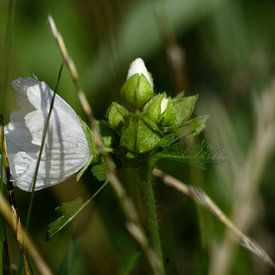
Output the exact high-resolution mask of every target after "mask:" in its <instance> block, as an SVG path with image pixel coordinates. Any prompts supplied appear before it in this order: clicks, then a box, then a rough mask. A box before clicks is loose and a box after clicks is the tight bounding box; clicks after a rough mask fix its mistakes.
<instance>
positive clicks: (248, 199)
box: [210, 80, 275, 275]
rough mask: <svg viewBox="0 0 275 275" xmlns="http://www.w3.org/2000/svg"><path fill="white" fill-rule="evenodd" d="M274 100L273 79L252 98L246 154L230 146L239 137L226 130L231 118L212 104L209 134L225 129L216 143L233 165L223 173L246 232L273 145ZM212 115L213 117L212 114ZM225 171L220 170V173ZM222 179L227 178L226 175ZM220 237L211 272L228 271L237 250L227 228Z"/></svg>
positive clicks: (235, 213) (236, 219)
mask: <svg viewBox="0 0 275 275" xmlns="http://www.w3.org/2000/svg"><path fill="white" fill-rule="evenodd" d="M274 100H275V80H273V82H272V83H271V85H270V87H269V88H268V89H267V90H266V91H265V92H263V93H262V94H261V97H257V99H256V101H255V102H256V103H257V104H256V111H257V112H256V120H255V122H256V123H255V125H256V129H255V133H254V135H253V136H252V139H251V142H250V145H249V147H248V150H247V153H246V155H245V154H244V153H243V152H242V150H241V147H240V146H237V147H238V149H237V150H236V148H237V147H236V146H235V150H234V148H232V147H233V145H234V143H235V144H237V143H238V141H237V138H234V134H235V132H234V130H233V128H232V129H231V130H230V131H229V129H230V120H229V118H228V117H227V116H226V113H225V111H224V110H223V108H219V105H218V104H215V105H214V107H212V108H213V112H214V113H215V114H217V113H218V114H219V115H218V117H219V119H216V125H215V127H214V130H215V132H213V133H212V134H211V136H219V134H220V133H219V132H218V131H220V129H222V131H224V132H226V129H227V132H226V134H223V135H220V136H221V137H220V140H219V144H220V145H221V144H222V145H225V147H226V152H227V153H228V154H229V155H230V156H229V158H230V160H231V161H230V163H231V164H232V168H233V169H232V170H231V171H230V172H229V173H228V175H227V176H226V177H227V178H232V182H233V185H232V189H233V190H234V195H233V196H232V198H233V200H232V213H231V214H230V218H231V220H232V221H233V222H234V224H236V225H237V226H238V228H240V229H241V230H242V231H243V232H248V230H249V229H250V228H252V226H253V224H255V222H256V220H255V213H257V207H255V203H256V202H257V201H258V200H259V198H258V188H259V185H260V183H261V177H262V175H263V173H264V171H265V167H266V165H267V163H268V161H269V159H270V157H271V155H272V153H273V152H274V148H275V120H274V117H275V106H274V104H273V103H274ZM212 105H213V104H212ZM212 117H213V118H214V115H213V116H212ZM221 117H222V118H221ZM227 125H228V127H227ZM210 129H211V127H210ZM232 143H233V145H232ZM239 156H241V157H239ZM238 157H239V158H238ZM230 163H229V164H230ZM224 174H225V173H224V172H223V174H222V176H223V177H224ZM224 179H225V180H226V178H225V177H224ZM223 239H224V241H223V242H222V243H220V244H218V245H217V246H216V247H215V248H214V250H213V254H212V256H211V263H210V274H213V275H219V274H224V275H226V274H230V270H231V266H232V263H233V260H234V257H235V254H236V249H237V246H236V244H235V243H234V242H232V239H231V237H230V231H229V230H226V232H225V234H224V238H223Z"/></svg>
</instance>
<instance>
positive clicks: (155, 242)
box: [140, 170, 165, 274]
mask: <svg viewBox="0 0 275 275" xmlns="http://www.w3.org/2000/svg"><path fill="white" fill-rule="evenodd" d="M144 171H145V170H143V171H142V172H143V173H144ZM142 172H140V175H142V174H141V173H142ZM146 174H147V173H146ZM141 178H142V182H141V184H140V191H141V195H142V201H143V209H144V212H145V217H146V225H147V230H148V237H149V242H150V244H151V246H152V248H153V250H154V251H155V252H156V253H157V254H158V256H159V258H160V261H161V263H160V274H165V269H164V264H163V256H162V248H161V242H160V233H159V224H158V215H157V209H156V201H155V195H154V188H153V184H152V180H151V177H145V178H143V177H141Z"/></svg>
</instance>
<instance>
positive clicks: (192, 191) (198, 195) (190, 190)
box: [153, 169, 275, 270]
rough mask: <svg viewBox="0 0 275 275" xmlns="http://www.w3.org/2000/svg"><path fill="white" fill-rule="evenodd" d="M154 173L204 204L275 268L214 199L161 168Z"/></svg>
mask: <svg viewBox="0 0 275 275" xmlns="http://www.w3.org/2000/svg"><path fill="white" fill-rule="evenodd" d="M153 174H154V176H155V177H158V178H160V179H161V180H162V181H163V183H164V184H166V185H167V186H169V187H172V188H174V189H176V190H177V191H179V192H180V193H182V194H184V195H186V196H188V197H190V198H191V199H192V200H194V201H195V202H196V203H198V204H199V205H201V206H203V207H204V208H205V209H207V210H208V211H209V212H211V213H212V214H213V215H214V216H215V217H217V218H218V219H219V220H220V221H221V222H222V223H223V224H224V225H225V226H226V227H227V228H228V229H229V230H230V232H231V233H233V235H234V236H235V238H236V239H237V241H238V242H239V244H240V245H242V246H243V247H244V248H246V249H248V250H249V251H251V252H252V253H254V254H255V255H256V256H258V257H259V258H261V259H262V260H263V261H264V262H266V263H268V264H269V265H270V266H271V267H272V268H273V269H274V270H275V264H274V262H273V261H272V259H271V258H270V257H269V255H268V254H267V253H266V252H265V251H264V250H263V249H262V248H261V247H260V246H259V245H258V244H257V243H256V242H254V241H252V240H251V239H250V238H248V237H247V236H246V235H245V234H244V233H243V232H242V231H241V230H240V229H239V228H238V227H237V226H236V225H235V224H234V223H233V222H232V221H231V220H230V219H229V218H228V217H227V216H226V215H225V214H224V213H223V212H222V210H221V209H220V208H219V207H218V206H217V205H216V204H215V203H214V202H213V201H212V199H211V198H210V197H209V196H208V195H207V194H206V193H204V192H203V191H202V190H200V189H199V188H196V187H194V186H188V185H186V184H184V183H183V182H181V181H179V180H177V179H176V178H174V177H172V176H170V175H168V174H166V173H164V172H163V171H161V170H159V169H154V171H153Z"/></svg>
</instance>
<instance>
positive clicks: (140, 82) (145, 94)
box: [121, 58, 154, 108]
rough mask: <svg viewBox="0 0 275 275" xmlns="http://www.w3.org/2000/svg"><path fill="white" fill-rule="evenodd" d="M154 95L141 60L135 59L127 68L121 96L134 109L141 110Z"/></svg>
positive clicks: (148, 75) (150, 79)
mask: <svg viewBox="0 0 275 275" xmlns="http://www.w3.org/2000/svg"><path fill="white" fill-rule="evenodd" d="M153 93H154V89H153V81H152V78H151V76H150V73H149V72H148V71H147V69H146V67H145V64H144V62H143V60H142V59H141V58H137V59H135V60H134V61H133V62H132V63H131V65H130V68H129V71H128V76H127V81H126V82H125V84H124V85H123V87H122V90H121V95H122V97H123V98H124V99H125V101H126V102H127V103H128V104H129V105H130V106H132V107H134V108H141V107H142V106H143V105H144V104H145V103H146V102H147V101H148V100H149V99H150V98H151V97H152V96H153Z"/></svg>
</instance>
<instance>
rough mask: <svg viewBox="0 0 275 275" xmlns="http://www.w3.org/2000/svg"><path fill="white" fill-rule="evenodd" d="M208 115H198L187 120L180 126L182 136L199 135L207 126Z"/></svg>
mask: <svg viewBox="0 0 275 275" xmlns="http://www.w3.org/2000/svg"><path fill="white" fill-rule="evenodd" d="M207 119H208V116H207V115H205V116H198V117H195V118H193V119H191V120H189V121H187V122H186V123H185V124H184V125H182V127H181V128H180V136H181V137H184V136H196V135H198V134H199V133H200V132H201V131H202V130H203V129H204V128H205V126H206V122H207Z"/></svg>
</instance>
